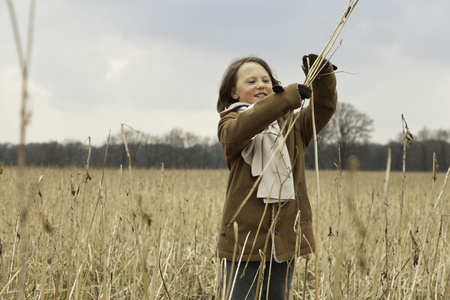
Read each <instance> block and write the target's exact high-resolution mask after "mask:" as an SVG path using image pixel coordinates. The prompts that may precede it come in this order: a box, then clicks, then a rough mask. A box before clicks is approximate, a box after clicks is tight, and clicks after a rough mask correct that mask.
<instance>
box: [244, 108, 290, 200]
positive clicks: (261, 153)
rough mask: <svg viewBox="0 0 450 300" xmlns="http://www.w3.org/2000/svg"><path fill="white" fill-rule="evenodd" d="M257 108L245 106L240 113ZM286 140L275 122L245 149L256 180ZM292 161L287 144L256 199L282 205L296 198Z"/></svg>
mask: <svg viewBox="0 0 450 300" xmlns="http://www.w3.org/2000/svg"><path fill="white" fill-rule="evenodd" d="M252 108H253V105H249V106H245V105H243V106H241V107H239V109H238V110H237V111H238V112H239V113H241V112H243V111H246V110H248V109H252ZM282 140H283V136H282V134H281V133H280V126H278V122H277V121H274V122H273V123H272V124H270V125H269V126H268V127H267V128H266V129H265V130H264V131H263V132H261V133H259V134H257V135H256V136H254V137H253V138H252V140H251V141H250V144H248V146H247V147H246V148H245V149H244V150H242V152H241V155H242V157H243V158H244V161H245V162H246V163H247V164H249V165H250V167H251V171H252V175H253V176H254V177H256V176H259V175H261V173H262V171H263V169H264V167H265V166H266V164H267V162H268V161H269V159H270V157H271V156H272V154H273V152H274V151H275V150H276V149H277V148H278V146H279V144H280V143H281V141H282ZM292 176H293V175H292V168H291V160H290V158H289V153H288V151H287V149H286V145H282V146H281V147H280V149H278V150H277V154H275V157H274V158H273V159H272V161H271V162H270V163H269V166H268V168H267V170H266V171H265V172H264V174H263V175H262V176H261V181H260V182H259V186H258V190H257V194H256V197H258V198H263V201H264V203H267V202H269V203H278V202H285V201H288V200H292V199H295V190H294V179H293V177H292Z"/></svg>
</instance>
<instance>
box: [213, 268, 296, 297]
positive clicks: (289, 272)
mask: <svg viewBox="0 0 450 300" xmlns="http://www.w3.org/2000/svg"><path fill="white" fill-rule="evenodd" d="M245 263H246V262H245V261H243V262H241V265H240V268H239V272H238V275H237V277H236V282H235V283H234V289H233V293H232V296H231V298H227V299H226V300H228V299H233V300H243V299H248V300H253V299H255V294H256V285H257V282H258V276H259V267H260V265H261V263H260V262H259V261H252V262H249V263H248V266H247V269H246V270H245V276H244V277H243V278H241V275H242V272H243V270H244V267H245ZM231 266H232V265H231V261H229V260H227V264H226V267H227V274H226V278H223V282H226V283H227V284H226V286H225V287H224V286H223V287H224V288H226V289H228V286H229V285H230V284H231V285H232V284H233V281H234V276H235V274H236V269H237V263H236V264H235V266H234V269H233V276H232V277H231V282H230V281H229V280H230V272H231ZM269 268H270V262H266V266H265V270H264V283H263V284H262V286H261V287H260V291H259V293H260V294H259V295H261V297H260V298H257V299H262V300H263V299H264V300H265V299H270V300H278V299H279V300H285V299H289V290H290V288H291V283H292V277H293V275H294V261H291V262H289V261H288V262H282V263H277V262H275V261H272V270H271V275H270V282H268V281H269V271H270V270H269ZM222 274H223V270H222ZM286 280H287V282H286ZM267 285H269V291H267ZM230 289H231V288H230ZM267 292H268V293H269V297H268V298H267Z"/></svg>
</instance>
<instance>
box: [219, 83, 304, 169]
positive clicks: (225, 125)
mask: <svg viewBox="0 0 450 300" xmlns="http://www.w3.org/2000/svg"><path fill="white" fill-rule="evenodd" d="M300 104H301V101H300V96H299V94H298V88H297V84H291V85H289V86H287V87H286V88H285V89H284V91H283V92H280V93H272V94H270V95H268V96H267V97H266V98H264V99H263V100H261V101H258V102H257V103H255V105H254V106H253V108H252V109H249V110H246V111H244V112H242V113H238V112H235V111H234V112H233V111H232V112H226V113H222V114H221V115H220V117H221V119H220V121H219V124H218V129H217V136H218V139H219V142H220V144H221V146H222V149H223V152H224V154H225V158H226V160H227V161H228V159H230V158H232V157H235V156H236V155H240V153H241V151H242V150H243V149H244V148H245V147H246V146H247V145H248V144H249V142H250V140H251V139H252V138H253V137H254V136H255V135H257V134H258V133H260V132H262V131H263V130H264V129H265V128H266V127H267V126H269V125H270V124H271V123H272V122H273V121H275V120H277V119H279V118H281V117H283V116H284V115H285V114H286V113H288V112H289V111H292V110H294V109H296V108H298V107H300Z"/></svg>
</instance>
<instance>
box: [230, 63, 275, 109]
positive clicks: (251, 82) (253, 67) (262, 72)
mask: <svg viewBox="0 0 450 300" xmlns="http://www.w3.org/2000/svg"><path fill="white" fill-rule="evenodd" d="M272 92H273V91H272V81H271V80H270V76H269V73H268V72H267V71H266V69H264V67H263V66H261V65H260V64H258V63H256V62H246V63H244V64H243V65H242V66H241V67H240V68H239V69H238V71H237V78H236V86H235V87H234V88H233V90H232V92H231V97H232V98H233V99H235V100H238V99H239V101H241V102H246V103H250V104H253V103H255V102H257V101H259V100H261V99H264V98H265V97H266V96H267V95H268V94H270V93H272Z"/></svg>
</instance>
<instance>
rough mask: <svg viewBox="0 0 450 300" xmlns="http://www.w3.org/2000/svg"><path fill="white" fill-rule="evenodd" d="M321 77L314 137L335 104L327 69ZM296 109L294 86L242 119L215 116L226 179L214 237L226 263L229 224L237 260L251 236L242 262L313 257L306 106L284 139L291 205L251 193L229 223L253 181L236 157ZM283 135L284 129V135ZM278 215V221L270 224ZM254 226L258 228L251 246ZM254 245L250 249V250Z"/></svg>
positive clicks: (229, 248)
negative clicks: (218, 230) (292, 191)
mask: <svg viewBox="0 0 450 300" xmlns="http://www.w3.org/2000/svg"><path fill="white" fill-rule="evenodd" d="M322 73H323V74H327V75H320V76H319V77H318V78H317V79H316V80H315V81H314V82H313V92H314V110H315V120H316V129H317V132H320V130H322V128H324V127H325V125H326V124H327V123H328V121H329V120H330V118H331V117H332V115H333V114H334V112H335V109H336V103H337V92H336V77H335V75H334V72H333V71H332V69H331V68H329V69H327V70H323V71H322ZM299 107H300V97H299V94H298V90H297V84H292V85H289V86H287V87H286V88H285V89H284V91H283V92H280V93H272V94H270V95H268V96H267V97H266V98H265V99H263V100H261V101H258V102H257V103H256V104H255V105H254V107H253V108H252V109H250V110H247V111H244V112H242V113H238V112H236V111H233V110H231V111H230V110H227V111H224V112H222V113H221V114H220V117H221V119H220V121H219V124H218V138H219V142H220V145H221V146H222V150H223V152H224V154H225V159H226V163H227V166H228V169H229V170H230V173H229V177H228V186H227V195H226V200H225V205H224V209H223V215H222V223H221V234H220V237H219V257H221V258H226V259H229V260H231V259H232V257H233V251H234V245H235V236H234V231H233V221H235V222H236V223H237V225H238V249H237V251H238V253H236V255H237V257H238V255H240V253H241V251H242V247H243V245H244V243H245V239H246V236H247V234H248V233H249V232H250V235H249V238H248V241H247V243H246V245H245V249H244V255H243V260H244V261H245V260H250V261H260V260H261V254H260V251H261V252H262V253H264V256H263V257H265V259H266V260H269V259H270V257H271V254H273V257H274V258H275V260H276V261H285V260H288V259H291V258H293V257H295V256H298V255H305V254H308V253H310V252H313V251H314V247H315V245H314V235H313V230H312V213H311V206H310V202H309V199H308V195H307V191H306V183H305V180H306V178H305V166H304V155H305V152H306V149H307V147H308V145H309V144H310V142H311V140H312V139H313V129H312V118H311V106H307V107H306V108H304V109H302V110H301V111H300V112H299V114H300V116H299V118H298V119H297V121H296V123H295V125H294V128H293V129H292V130H291V132H290V133H289V135H288V137H287V139H286V146H287V149H288V152H289V156H290V159H291V164H292V169H293V178H294V187H295V190H296V192H295V200H293V201H288V202H286V203H284V204H282V205H278V204H267V205H266V204H264V203H263V200H262V199H258V198H256V189H254V191H253V193H252V195H251V196H250V198H249V199H248V201H247V202H246V203H245V205H244V207H243V209H242V210H241V211H240V212H239V214H238V215H237V216H236V218H235V219H233V220H232V218H233V216H234V215H235V213H236V212H237V210H238V209H239V207H240V205H241V203H242V202H243V201H244V199H245V198H246V197H247V195H248V194H249V192H250V190H251V189H252V187H253V185H254V183H255V181H256V179H257V177H253V176H252V175H251V169H250V166H249V165H248V164H247V163H246V162H245V161H244V159H243V158H242V156H241V151H242V150H243V149H244V148H245V147H246V146H247V145H248V143H249V142H250V140H251V139H252V138H253V137H254V136H255V135H256V134H258V133H260V132H262V131H263V130H264V129H265V128H266V127H267V126H268V125H269V124H271V123H272V122H273V121H275V120H278V122H279V124H280V128H283V124H284V123H285V121H286V117H287V116H286V114H287V113H288V112H290V111H293V110H295V109H296V108H299ZM286 130H287V128H285V129H284V131H283V133H285V132H286ZM278 210H279V214H278ZM298 212H300V227H301V231H300V232H298V233H296V232H295V231H294V226H295V223H296V222H295V219H296V216H297V213H298ZM277 214H278V217H276V218H275V216H277ZM259 224H260V225H259ZM272 224H273V226H272V230H271V228H270V227H271V225H272ZM258 226H261V227H260V229H259V232H258V235H257V236H256V240H255V235H256V232H257V230H258ZM298 234H301V236H302V239H301V244H300V247H298V248H297V249H298V252H297V253H295V248H296V240H297V235H298ZM253 244H254V247H253V250H251V249H252V245H253Z"/></svg>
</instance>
